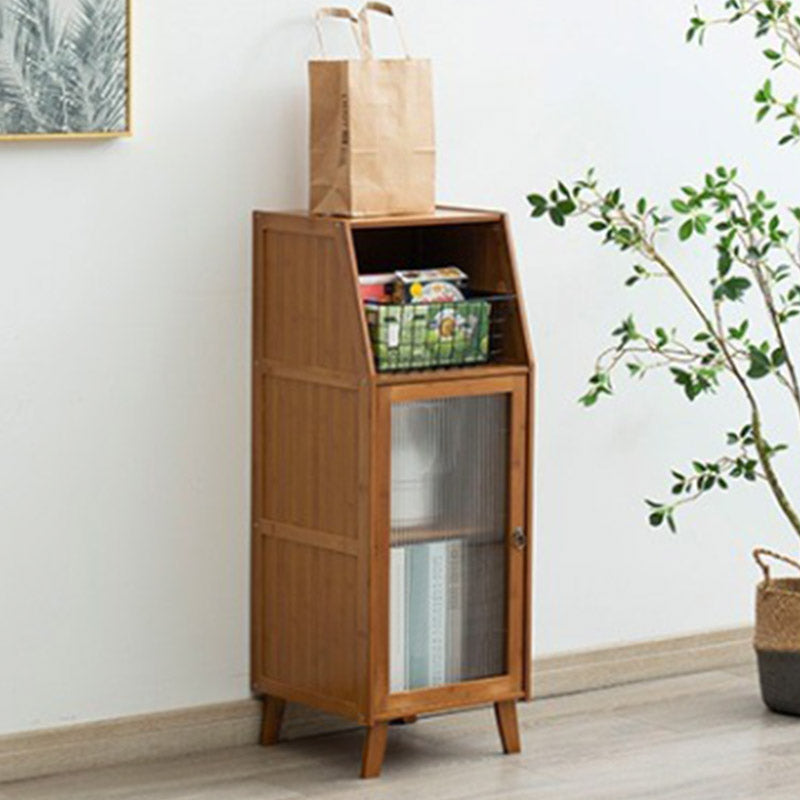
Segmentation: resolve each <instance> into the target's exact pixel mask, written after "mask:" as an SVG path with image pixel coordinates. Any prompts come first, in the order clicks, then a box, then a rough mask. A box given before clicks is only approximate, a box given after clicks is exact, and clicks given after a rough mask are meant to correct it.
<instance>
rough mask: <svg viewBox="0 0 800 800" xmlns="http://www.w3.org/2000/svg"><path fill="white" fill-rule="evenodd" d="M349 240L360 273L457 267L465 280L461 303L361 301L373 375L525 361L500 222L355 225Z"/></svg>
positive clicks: (515, 291) (512, 277)
mask: <svg viewBox="0 0 800 800" xmlns="http://www.w3.org/2000/svg"><path fill="white" fill-rule="evenodd" d="M351 236H352V243H353V252H354V253H355V261H356V265H355V266H356V271H357V274H358V275H359V276H361V275H370V274H377V273H390V272H395V271H397V270H417V269H430V268H441V267H449V266H455V267H458V268H459V269H461V270H462V271H463V272H465V273H466V275H467V278H468V293H467V295H466V297H465V300H464V301H459V302H454V303H436V304H431V306H429V307H427V308H425V307H424V305H423V304H419V305H406V306H402V305H398V304H391V305H386V306H384V307H383V308H381V307H380V305H379V304H372V303H368V304H365V313H366V315H367V321H368V325H369V330H370V338H371V343H372V346H373V358H374V363H375V369H376V371H377V372H380V373H385V372H396V371H411V370H417V369H434V368H452V367H464V366H466V365H477V364H486V363H492V364H525V363H527V354H526V352H525V345H524V333H523V329H522V322H521V318H520V312H519V300H518V287H517V286H516V277H515V274H514V271H513V268H512V262H511V254H510V251H509V242H508V238H507V235H506V231H505V226H504V225H503V224H502V222H501V221H498V220H497V219H489V220H488V221H487V220H485V219H482V220H481V221H473V222H444V221H442V222H440V224H435V225H432V224H420V225H414V224H405V225H401V226H392V225H388V224H387V225H386V226H368V227H353V228H352V229H351ZM443 329H447V330H448V335H447V336H444V337H443V336H441V335H440V333H441V331H442V330H443ZM451 331H452V333H451Z"/></svg>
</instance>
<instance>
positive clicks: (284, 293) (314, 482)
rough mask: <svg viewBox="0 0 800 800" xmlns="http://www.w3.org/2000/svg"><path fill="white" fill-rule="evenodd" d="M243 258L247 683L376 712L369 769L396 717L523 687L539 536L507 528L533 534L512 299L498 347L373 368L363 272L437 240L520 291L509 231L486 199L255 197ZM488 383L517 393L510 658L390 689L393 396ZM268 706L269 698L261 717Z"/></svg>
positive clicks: (520, 324) (526, 406)
mask: <svg viewBox="0 0 800 800" xmlns="http://www.w3.org/2000/svg"><path fill="white" fill-rule="evenodd" d="M253 257H254V273H253V287H254V292H253V300H254V315H253V412H252V413H253V492H252V519H253V524H252V536H253V541H252V558H253V568H252V587H253V588H252V592H253V596H252V618H253V622H252V639H253V641H252V650H251V663H252V685H253V687H254V690H255V691H256V692H258V693H262V694H266V695H267V696H268V697H270V698H277V701H280V700H283V701H286V700H288V701H294V702H300V703H304V704H308V705H312V706H315V707H317V708H320V709H322V710H324V711H328V712H333V713H337V714H340V715H342V716H344V717H347V718H349V719H354V720H357V721H358V722H360V723H362V724H365V725H367V726H369V731H370V733H369V735H368V736H367V741H366V743H365V750H364V754H363V755H364V769H365V773H366V774H377V772H379V770H380V763H381V761H382V758H383V750H384V749H385V735H386V733H385V724H384V723H386V722H388V721H389V720H391V719H397V718H403V717H408V718H411V717H415V716H416V715H417V714H419V713H428V712H432V711H439V710H443V709H451V708H457V707H468V706H474V705H483V704H487V703H494V702H497V703H503V704H508V703H514V702H516V701H517V700H519V699H521V698H523V697H524V696H525V695H526V693H529V691H530V684H529V679H528V669H527V667H526V666H525V659H526V648H529V646H530V636H529V633H528V632H527V631H526V630H524V628H525V626H526V625H527V624H528V622H529V617H528V611H527V608H528V606H529V603H530V594H531V586H530V560H529V552H530V549H531V548H530V545H529V546H528V547H527V548H525V550H524V551H519V550H517V549H516V548H513V547H512V546H511V533H512V531H513V528H514V527H517V526H520V527H524V528H526V530H527V532H528V536H529V538H530V517H531V498H530V494H529V492H530V490H529V488H528V487H529V484H530V452H531V442H532V431H531V428H532V426H531V425H530V421H529V415H530V413H531V410H532V397H531V389H532V379H531V368H532V360H531V356H530V349H529V343H528V340H527V331H526V330H525V329H524V313H523V311H522V309H521V308H520V307H519V301H518V300H517V301H515V302H513V304H512V309H511V313H510V315H509V318H508V320H507V321H506V322H505V323H504V326H505V328H504V334H505V343H504V345H503V349H502V351H501V353H500V360H499V362H497V363H492V364H487V365H480V366H474V367H461V368H459V367H455V368H452V369H446V370H445V369H441V370H431V371H427V372H426V371H418V372H408V373H402V374H380V373H377V372H376V370H375V367H374V362H373V357H372V353H371V346H370V343H369V331H368V329H367V325H366V319H365V315H364V313H363V309H362V305H361V301H360V298H359V290H358V276H359V274H360V273H363V272H369V271H376V269H378V268H379V269H381V270H382V271H383V270H386V269H394V268H399V267H401V266H403V265H404V264H412V263H413V264H416V265H419V262H420V260H421V259H424V258H426V257H430V258H431V259H433V260H434V263H436V260H437V259H438V262H439V263H456V264H458V265H459V266H461V265H463V268H464V269H465V271H467V273H468V274H469V276H470V280H471V282H472V283H473V285H475V286H476V287H478V288H482V289H486V290H489V291H495V292H498V291H502V292H512V293H513V292H517V290H518V279H517V277H516V273H515V264H514V261H513V254H512V252H511V250H510V239H509V236H508V231H507V227H506V223H505V219H504V217H503V215H502V214H500V213H499V212H494V211H477V210H465V209H440V210H438V211H437V212H436V213H435V214H432V215H427V216H423V217H419V216H416V217H392V218H372V219H359V220H343V219H335V218H314V217H310V216H309V215H307V214H291V213H266V212H256V213H255V215H254V243H253ZM492 394H505V395H507V396H508V398H509V448H508V452H509V456H508V457H509V464H508V476H509V481H508V493H509V494H508V509H509V511H508V519H507V523H508V536H509V547H508V557H507V559H508V560H507V578H508V580H507V597H506V615H505V617H506V628H507V630H508V635H507V638H506V659H505V661H506V670H505V674H502V675H498V676H493V677H487V678H483V679H481V680H473V681H465V682H463V683H458V684H448V685H445V686H436V687H430V688H427V689H419V690H415V691H412V692H400V693H394V694H390V693H389V686H388V683H389V663H388V657H389V656H388V650H389V642H388V639H389V625H390V620H389V585H388V584H389V520H390V481H391V475H390V458H389V454H390V448H391V408H392V404H393V403H398V402H413V401H415V400H422V399H428V398H440V397H459V396H464V397H468V396H478V395H492ZM277 701H276V702H277ZM502 708H503V709H506V705H503V706H502ZM276 710H277V706H275V705H271V704H270V702H267V703H266V704H265V716H264V725H265V729H267V730H272V727H275V724H274V721H275V718H276ZM511 713H513V712H509V711H507V710H504V711H502V714H503V715H504V719H508V718H509V716H510V714H511ZM269 714H271V715H272V716H271V717H269V718H268V715H269ZM276 735H277V734H276Z"/></svg>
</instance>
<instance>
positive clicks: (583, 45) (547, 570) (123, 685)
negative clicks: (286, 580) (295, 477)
mask: <svg viewBox="0 0 800 800" xmlns="http://www.w3.org/2000/svg"><path fill="white" fill-rule="evenodd" d="M134 6H135V31H134V33H135V45H134V46H135V53H134V68H135V75H134V78H135V97H134V102H135V138H133V139H132V140H130V141H118V142H109V143H103V144H97V143H94V144H92V143H70V144H65V143H60V144H59V143H55V144H53V143H39V144H9V143H5V144H1V145H0V221H1V222H0V280H2V284H1V285H2V289H1V290H0V367H1V368H2V372H1V373H0V380H1V381H2V383H0V386H1V387H2V388H1V389H0V526H1V527H0V533H1V534H2V540H1V541H0V544H1V547H0V608H2V609H3V611H2V614H1V615H0V687H2V689H0V733H2V732H10V731H16V730H24V729H34V728H39V727H46V726H51V725H56V724H61V723H66V722H72V721H82V720H91V719H98V718H106V717H115V716H120V715H125V714H132V713H141V712H147V711H152V710H158V709H167V708H176V707H182V706H189V705H193V704H200V703H210V702H216V701H223V700H228V699H234V698H240V697H243V696H246V695H247V617H248V614H247V591H248V568H247V558H248V544H247V537H248V502H249V500H248V494H249V489H248V475H249V464H248V437H249V419H248V412H249V394H248V392H249V369H248V362H249V307H250V218H249V215H250V211H251V209H252V208H254V207H262V208H268V207H287V206H288V207H298V206H302V205H303V204H304V203H305V179H306V155H305V136H306V133H305V125H306V111H305V63H304V62H305V59H306V58H307V57H308V55H309V53H311V52H312V48H313V38H312V35H311V29H310V26H309V22H308V18H309V12H310V10H311V9H312V7H313V6H314V3H312V2H310V0H295V1H294V2H292V3H287V2H277V1H276V0H232V2H229V3H226V4H223V6H221V5H220V4H219V3H218V2H215V3H212V2H208V0H206V1H205V2H193V3H186V2H182V3H179V2H175V1H174V0H173V1H172V2H163V0H161V2H156V0H135V2H134ZM398 6H399V7H400V11H401V13H402V15H403V18H404V19H405V21H406V27H407V33H408V36H409V39H410V41H411V42H413V44H414V45H415V50H416V51H417V52H418V53H420V54H429V55H431V56H432V57H433V58H434V59H435V71H436V72H435V75H436V94H437V113H438V144H439V153H440V160H439V196H440V198H441V200H443V201H450V202H459V203H472V204H476V205H488V206H499V207H505V208H508V209H509V210H510V212H511V213H512V216H513V228H514V231H515V233H516V237H517V245H518V250H519V257H520V263H521V268H522V272H523V275H524V283H525V289H526V294H527V302H528V307H529V313H530V320H531V327H532V330H533V335H534V338H535V342H536V349H537V355H538V359H539V364H540V372H539V387H540V388H539V417H538V441H537V451H538V452H537V458H538V477H537V521H538V525H537V537H538V538H537V550H536V552H537V567H536V573H537V582H536V642H537V650H538V652H539V653H541V654H550V653H555V652H560V651H564V650H570V649H576V648H589V647H595V646H601V645H606V644H610V643H614V642H625V641H636V640H641V639H648V638H651V637H659V636H669V635H674V634H682V633H687V632H691V631H698V630H705V629H714V628H723V627H726V626H732V625H738V624H741V623H745V622H746V621H747V620H748V619H749V616H750V605H751V593H752V585H753V582H754V579H755V577H756V575H755V570H754V568H753V566H752V565H751V564H750V563H749V560H748V549H749V548H750V546H751V545H752V544H754V543H755V542H758V541H764V542H768V543H771V544H775V545H778V546H783V547H784V548H787V547H790V546H791V541H790V539H789V536H788V535H787V534H786V533H785V531H784V529H783V528H782V527H781V525H780V523H779V521H778V519H777V517H776V515H775V514H774V513H773V511H772V507H771V505H770V502H769V500H768V499H767V498H766V497H765V495H764V494H762V493H760V492H758V491H757V490H750V491H744V492H740V493H738V494H737V496H736V497H735V498H731V502H729V503H722V502H719V501H717V500H711V501H710V502H707V503H706V504H705V505H704V506H697V507H696V508H695V509H694V510H692V511H691V512H690V513H687V514H685V515H683V518H682V523H683V524H682V530H681V532H680V534H679V535H678V536H671V535H669V534H667V533H664V532H660V531H653V530H651V529H650V528H648V526H647V524H646V521H645V516H644V513H643V504H642V497H644V496H646V495H658V494H659V493H663V490H664V489H665V488H666V486H667V475H668V468H669V467H672V466H679V465H680V464H682V463H685V461H686V460H687V459H688V458H690V457H693V456H696V455H702V456H709V457H710V456H713V455H715V454H716V453H717V452H718V450H719V447H720V445H721V441H722V436H721V431H720V425H722V426H723V428H724V427H725V426H728V425H729V424H730V425H734V424H738V423H740V422H742V409H741V407H740V406H739V405H738V403H737V402H736V400H735V398H732V397H731V398H729V397H727V396H726V397H725V398H724V399H723V400H722V401H721V402H720V403H712V402H707V401H698V403H697V404H696V406H697V407H696V408H689V407H688V405H687V404H686V403H685V402H684V401H683V400H682V399H681V398H680V397H679V396H678V394H677V392H675V391H672V390H671V387H666V385H665V384H662V383H659V382H658V381H653V383H652V384H651V385H649V386H648V385H645V386H642V387H633V386H631V387H627V386H626V387H624V389H625V390H624V391H622V392H621V393H620V394H621V396H620V397H618V398H617V399H616V400H615V401H613V402H609V403H606V404H603V405H602V406H601V407H599V408H597V409H596V410H594V411H591V412H588V411H585V410H582V409H580V408H579V407H578V406H577V405H576V403H575V398H576V396H578V395H579V394H580V393H581V392H582V391H583V383H584V379H585V377H586V376H587V374H588V371H589V369H590V366H591V363H592V360H593V357H594V354H595V352H596V351H597V350H598V348H599V347H600V346H601V345H602V344H604V342H605V341H606V334H607V332H608V331H609V330H610V328H611V327H612V326H613V325H614V324H615V323H616V322H617V320H618V319H619V318H620V316H621V315H622V314H623V313H625V312H627V311H628V310H629V309H630V308H631V307H632V305H633V303H634V297H633V296H631V295H630V294H626V293H625V290H623V289H622V288H621V282H622V278H623V276H624V274H625V272H626V271H627V261H626V259H620V258H618V257H616V256H615V254H614V253H612V252H611V251H605V250H601V249H600V248H598V247H597V246H596V244H595V242H594V240H593V238H592V237H591V236H590V235H589V234H588V233H586V232H584V231H583V229H582V228H581V227H579V226H573V227H571V228H569V229H568V230H567V232H559V231H555V230H553V229H551V228H549V227H548V226H546V225H545V224H544V223H537V222H534V221H532V220H529V219H528V218H527V217H526V214H527V209H526V203H525V202H524V195H525V194H526V193H527V192H529V191H531V190H533V189H539V188H542V187H546V186H548V185H549V184H550V182H551V181H552V179H553V178H555V177H557V176H566V177H569V176H572V175H577V174H579V173H581V172H582V171H583V169H584V168H585V167H586V166H588V165H590V164H595V165H596V166H597V167H598V169H599V170H600V172H601V175H603V176H608V178H609V180H611V181H614V182H619V183H622V184H624V185H626V186H630V187H631V188H632V189H633V190H635V191H638V190H642V191H646V192H648V193H650V194H652V195H653V196H661V197H666V196H668V193H669V192H670V191H671V190H672V189H673V187H676V186H679V185H681V184H682V183H684V182H685V181H686V180H691V179H693V178H694V177H695V176H696V175H697V174H698V172H699V171H701V170H702V169H704V168H705V167H706V166H708V165H713V164H716V163H717V162H719V161H725V162H732V163H739V164H741V165H742V167H743V168H744V171H745V174H746V175H747V176H748V177H749V178H750V179H751V180H752V181H753V182H754V183H763V184H764V185H766V186H769V187H774V188H775V190H776V191H780V190H782V192H783V197H784V198H785V199H786V200H787V201H790V200H792V193H791V188H792V187H791V185H790V181H791V180H792V178H791V177H790V176H793V175H794V174H795V172H796V165H797V154H796V152H789V153H779V152H777V149H776V148H774V147H773V140H774V139H775V138H776V133H777V132H776V130H775V128H774V126H773V127H771V128H770V127H765V128H755V126H754V125H753V124H752V108H751V104H750V96H751V94H752V90H753V89H754V87H755V86H756V84H757V83H758V81H759V79H760V77H761V73H762V67H761V66H760V61H759V60H758V58H757V56H755V55H753V53H754V52H755V50H754V46H753V45H752V44H751V43H750V42H749V39H748V37H747V36H746V35H745V34H744V32H743V31H742V32H739V31H736V30H719V31H716V32H715V35H714V36H713V37H711V42H710V43H709V45H708V46H707V47H706V49H705V50H702V51H700V50H697V49H695V48H689V47H686V46H685V45H683V44H682V35H683V29H684V26H685V22H686V17H687V15H688V14H689V13H690V11H691V3H689V2H688V0H687V2H685V3H683V2H670V3H642V2H640V0H619V1H618V2H616V3H613V4H608V3H596V2H590V0H575V2H573V3H569V4H561V3H544V2H540V1H538V0H537V1H536V2H530V1H529V0H526V1H524V2H523V0H513V1H512V0H506V2H496V3H492V4H489V3H487V2H485V0H429V1H428V2H425V3H412V2H410V0H406V2H403V3H399V2H398ZM794 199H795V201H796V200H797V198H796V197H795V198H794ZM635 302H636V303H637V304H644V305H645V306H646V307H649V309H650V310H651V311H656V310H658V311H659V313H660V310H661V309H663V316H662V317H659V318H658V319H655V320H654V321H656V322H660V321H662V320H666V321H667V322H669V321H670V320H671V318H672V310H671V309H672V306H671V305H670V303H671V300H670V299H669V298H668V297H667V298H665V299H663V300H660V299H658V298H657V296H656V294H655V293H654V292H652V291H650V290H649V289H645V290H643V291H642V292H641V293H639V294H638V295H637V299H636V300H635ZM676 313H677V312H676ZM662 387H664V389H663V394H664V399H663V400H662V397H661V395H662ZM789 461H790V459H787V462H789Z"/></svg>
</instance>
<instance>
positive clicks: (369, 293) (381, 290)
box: [358, 272, 396, 303]
mask: <svg viewBox="0 0 800 800" xmlns="http://www.w3.org/2000/svg"><path fill="white" fill-rule="evenodd" d="M395 283H396V278H395V275H394V273H393V272H382V273H379V274H375V275H359V276H358V291H359V293H360V294H361V299H362V300H370V301H372V302H377V303H387V302H389V300H390V299H391V297H392V292H393V291H394V286H395Z"/></svg>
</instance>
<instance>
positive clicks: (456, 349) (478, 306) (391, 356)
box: [365, 293, 513, 372]
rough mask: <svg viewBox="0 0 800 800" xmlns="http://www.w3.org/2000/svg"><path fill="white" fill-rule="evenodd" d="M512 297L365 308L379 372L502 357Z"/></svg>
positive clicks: (487, 296) (370, 304)
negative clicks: (505, 323) (503, 336)
mask: <svg viewBox="0 0 800 800" xmlns="http://www.w3.org/2000/svg"><path fill="white" fill-rule="evenodd" d="M511 300H513V295H507V294H503V295H499V294H478V293H473V294H471V295H470V296H469V297H468V298H467V299H465V300H458V301H453V302H447V303H373V302H367V303H366V304H365V309H366V314H367V323H368V324H369V331H370V338H371V340H372V350H373V354H374V357H375V366H376V368H377V370H378V371H379V372H392V371H396V370H412V369H415V370H416V369H435V368H437V367H455V366H464V365H466V364H484V363H486V362H488V361H490V360H492V358H494V357H495V356H497V354H498V353H499V352H500V351H501V349H502V335H503V329H504V327H505V326H504V322H505V319H506V317H507V315H508V307H509V304H510V301H511Z"/></svg>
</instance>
